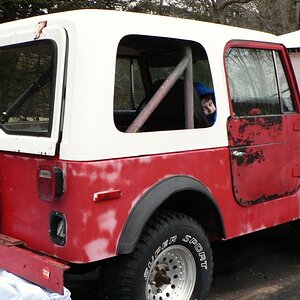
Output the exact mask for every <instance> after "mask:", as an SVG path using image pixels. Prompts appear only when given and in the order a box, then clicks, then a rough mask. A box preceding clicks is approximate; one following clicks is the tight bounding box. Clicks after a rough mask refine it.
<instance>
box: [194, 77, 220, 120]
mask: <svg viewBox="0 0 300 300" xmlns="http://www.w3.org/2000/svg"><path fill="white" fill-rule="evenodd" d="M195 89H196V91H197V94H198V96H199V99H200V102H201V107H202V109H203V112H204V114H205V116H206V119H207V120H208V122H209V124H210V125H213V124H214V123H215V121H216V114H217V108H216V104H215V98H214V92H213V90H211V89H209V88H208V87H206V86H205V85H203V84H202V83H195Z"/></svg>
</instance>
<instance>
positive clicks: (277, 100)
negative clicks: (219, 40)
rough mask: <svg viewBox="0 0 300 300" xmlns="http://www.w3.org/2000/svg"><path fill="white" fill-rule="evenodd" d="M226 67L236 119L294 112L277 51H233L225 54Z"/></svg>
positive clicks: (231, 49)
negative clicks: (238, 117)
mask: <svg viewBox="0 0 300 300" xmlns="http://www.w3.org/2000/svg"><path fill="white" fill-rule="evenodd" d="M226 67H227V74H228V82H229V89H230V95H231V100H232V107H233V111H234V114H235V115H236V116H251V115H274V114H280V113H281V112H282V110H283V111H287V112H288V111H294V106H293V103H292V99H291V93H290V89H289V85H288V82H287V79H286V77H285V74H284V70H283V66H282V63H281V60H280V56H279V53H278V51H274V50H265V49H252V48H230V49H229V50H228V51H227V53H226Z"/></svg>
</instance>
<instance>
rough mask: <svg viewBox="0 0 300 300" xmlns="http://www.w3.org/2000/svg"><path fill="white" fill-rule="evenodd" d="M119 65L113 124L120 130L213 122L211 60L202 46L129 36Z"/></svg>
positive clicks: (120, 50)
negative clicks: (209, 61) (209, 60)
mask: <svg viewBox="0 0 300 300" xmlns="http://www.w3.org/2000/svg"><path fill="white" fill-rule="evenodd" d="M116 61H117V63H116V77H115V92H114V122H115V125H116V127H117V128H118V129H119V130H120V131H123V132H131V133H132V132H147V131H164V130H179V129H192V128H204V127H209V126H212V125H213V124H214V122H215V119H216V107H217V103H216V99H215V96H214V90H213V86H212V79H211V73H210V68H209V63H208V58H207V55H206V52H205V50H204V48H203V47H202V46H201V45H200V44H198V43H195V42H191V41H184V40H177V39H170V38H160V37H152V36H140V35H130V36H126V37H124V38H123V39H122V40H121V41H120V43H119V47H118V53H117V60H116ZM187 70H189V71H187ZM188 72H189V76H188V75H186V74H187V73H188ZM187 78H188V79H187ZM187 99H189V100H187Z"/></svg>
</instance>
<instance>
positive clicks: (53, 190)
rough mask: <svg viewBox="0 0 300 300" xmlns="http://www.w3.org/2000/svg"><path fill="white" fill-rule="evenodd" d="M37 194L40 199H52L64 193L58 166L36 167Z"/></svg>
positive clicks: (62, 180) (61, 172)
mask: <svg viewBox="0 0 300 300" xmlns="http://www.w3.org/2000/svg"><path fill="white" fill-rule="evenodd" d="M37 177H38V194H39V197H40V199H41V200H44V201H54V199H55V198H58V197H60V196H62V195H63V193H64V176H63V171H62V169H60V168H57V167H52V166H39V167H38V174H37Z"/></svg>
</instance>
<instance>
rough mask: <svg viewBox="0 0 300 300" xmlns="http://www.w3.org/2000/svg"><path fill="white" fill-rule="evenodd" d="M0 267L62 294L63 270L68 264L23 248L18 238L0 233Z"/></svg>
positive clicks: (66, 268)
mask: <svg viewBox="0 0 300 300" xmlns="http://www.w3.org/2000/svg"><path fill="white" fill-rule="evenodd" d="M0 268H1V269H4V270H6V271H8V272H11V273H13V274H15V275H17V276H20V277H22V278H24V279H26V280H28V281H31V282H33V283H35V284H37V285H40V286H42V287H44V288H47V289H49V290H51V291H54V292H56V293H59V294H63V293H64V291H63V287H64V272H65V271H66V270H68V269H69V266H68V265H65V264H63V263H61V262H58V261H57V260H55V259H53V258H49V257H47V256H45V255H43V254H40V253H35V252H33V251H31V250H29V249H26V248H24V247H23V243H22V241H20V240H17V239H14V238H11V237H9V236H6V235H3V234H0Z"/></svg>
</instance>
